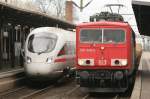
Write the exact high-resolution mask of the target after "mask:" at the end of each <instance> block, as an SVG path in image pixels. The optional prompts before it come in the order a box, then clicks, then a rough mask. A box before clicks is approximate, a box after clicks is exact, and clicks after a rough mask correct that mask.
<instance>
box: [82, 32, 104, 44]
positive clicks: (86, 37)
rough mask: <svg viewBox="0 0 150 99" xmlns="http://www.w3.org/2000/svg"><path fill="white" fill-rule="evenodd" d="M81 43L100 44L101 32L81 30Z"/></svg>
mask: <svg viewBox="0 0 150 99" xmlns="http://www.w3.org/2000/svg"><path fill="white" fill-rule="evenodd" d="M80 41H81V42H91V43H94V42H98V43H99V42H100V43H101V42H102V30H100V29H82V30H81V32H80Z"/></svg>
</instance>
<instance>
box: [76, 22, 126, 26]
mask: <svg viewBox="0 0 150 99" xmlns="http://www.w3.org/2000/svg"><path fill="white" fill-rule="evenodd" d="M99 25H103V26H110V25H112V26H129V24H128V23H127V22H112V21H98V22H87V23H81V24H78V25H77V26H78V27H80V26H81V27H84V26H99Z"/></svg>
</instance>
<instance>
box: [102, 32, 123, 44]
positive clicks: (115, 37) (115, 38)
mask: <svg viewBox="0 0 150 99" xmlns="http://www.w3.org/2000/svg"><path fill="white" fill-rule="evenodd" d="M103 36H104V37H103V43H121V42H125V31H124V30H121V29H104V32H103Z"/></svg>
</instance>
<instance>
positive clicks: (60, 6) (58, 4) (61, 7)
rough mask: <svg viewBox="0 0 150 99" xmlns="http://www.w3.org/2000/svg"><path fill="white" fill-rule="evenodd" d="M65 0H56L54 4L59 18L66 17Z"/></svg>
mask: <svg viewBox="0 0 150 99" xmlns="http://www.w3.org/2000/svg"><path fill="white" fill-rule="evenodd" d="M65 1H66V0H54V3H53V4H54V6H55V8H56V16H57V17H59V18H62V17H64V11H65Z"/></svg>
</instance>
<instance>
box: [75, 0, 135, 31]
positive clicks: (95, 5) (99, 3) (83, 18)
mask: <svg viewBox="0 0 150 99" xmlns="http://www.w3.org/2000/svg"><path fill="white" fill-rule="evenodd" d="M73 1H74V2H76V3H77V4H78V5H80V0H73ZM83 1H84V5H85V4H86V3H88V2H89V1H90V0H83ZM116 3H119V4H123V5H124V6H125V7H122V8H121V9H120V13H123V14H130V15H125V16H123V17H124V19H125V21H127V22H129V24H130V25H131V26H132V28H133V30H134V31H135V32H136V33H138V29H137V26H135V25H136V21H135V17H134V13H133V9H132V6H131V0H93V1H92V3H91V4H90V5H89V6H88V7H86V8H85V9H83V11H82V12H80V11H79V10H78V15H79V19H80V20H79V21H78V22H77V23H80V22H88V21H89V16H91V15H93V14H95V13H99V12H101V11H110V10H109V9H108V8H106V7H104V6H105V5H106V4H116ZM117 9H118V7H116V8H113V11H114V12H117Z"/></svg>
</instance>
